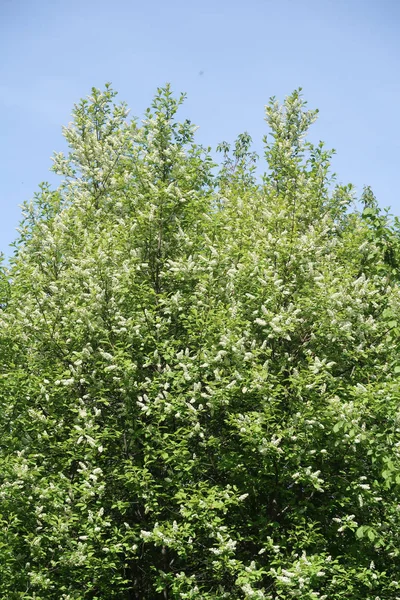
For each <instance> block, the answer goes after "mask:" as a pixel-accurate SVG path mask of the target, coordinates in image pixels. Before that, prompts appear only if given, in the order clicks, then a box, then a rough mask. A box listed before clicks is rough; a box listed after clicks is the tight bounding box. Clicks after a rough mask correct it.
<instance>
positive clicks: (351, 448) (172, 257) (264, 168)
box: [0, 85, 400, 600]
mask: <svg viewBox="0 0 400 600" xmlns="http://www.w3.org/2000/svg"><path fill="white" fill-rule="evenodd" d="M183 100H184V96H181V97H178V98H176V97H175V96H174V95H173V94H172V92H171V89H170V87H169V86H166V87H165V88H162V89H159V90H158V92H157V94H156V96H155V98H154V101H153V103H152V105H151V107H150V108H149V109H148V110H147V112H146V113H145V116H144V119H143V121H141V122H139V121H137V120H135V119H132V120H128V109H127V107H126V105H125V104H124V103H122V104H118V103H117V102H116V94H115V92H114V91H113V90H112V88H111V87H110V85H106V87H105V89H104V90H102V91H101V90H98V89H93V90H92V94H91V96H90V97H89V98H88V99H84V100H82V101H81V102H80V103H79V104H77V105H76V106H75V108H74V112H73V119H74V120H73V122H72V123H71V124H70V125H68V127H66V128H64V135H65V138H66V141H67V143H68V146H69V151H68V153H66V154H62V153H59V154H55V156H54V165H53V169H54V171H55V172H56V173H58V174H59V175H60V176H61V177H62V182H61V184H60V186H59V187H58V188H57V189H51V187H50V186H49V185H47V184H42V185H41V187H40V189H39V192H38V193H37V195H36V197H35V199H34V200H33V201H32V202H30V203H27V204H26V205H25V206H24V216H23V221H22V223H21V227H20V230H19V238H18V240H17V241H16V243H15V253H14V256H13V258H12V259H11V262H10V266H9V267H7V268H4V269H3V272H2V279H1V280H0V296H1V298H0V306H1V309H0V345H1V351H0V357H1V362H0V403H1V410H0V525H1V527H0V597H1V598H7V599H8V600H17V599H24V600H34V599H35V600H83V599H84V600H113V599H115V600H134V599H140V600H146V599H148V600H155V599H157V598H160V599H164V600H167V599H178V598H182V599H185V598H186V599H202V600H207V599H210V600H211V599H213V600H218V599H221V600H222V599H223V598H229V599H233V598H242V599H245V600H250V599H254V600H290V599H293V598H299V599H301V600H324V599H325V600H349V599H351V600H377V599H381V600H383V599H385V600H396V599H397V598H399V597H400V582H398V581H397V578H399V579H400V577H399V572H400V556H399V553H400V510H399V492H400V468H399V467H400V435H399V434H400V412H399V400H400V385H399V375H400V359H399V322H398V316H399V307H400V292H399V260H400V254H399V223H398V221H397V219H392V218H391V217H390V216H389V215H388V213H387V212H385V211H382V210H380V209H379V206H378V204H377V201H376V199H375V197H374V195H373V193H372V191H371V190H370V189H369V188H365V190H364V193H363V196H362V198H361V202H360V203H358V204H357V203H356V202H355V201H354V200H355V194H354V190H353V188H352V186H351V185H338V184H337V183H336V182H335V179H334V177H333V175H332V174H331V171H330V161H331V157H332V152H330V151H328V150H326V149H325V146H324V145H323V144H322V143H320V144H317V145H315V144H312V143H310V142H309V141H308V139H307V134H308V130H309V127H310V126H311V125H312V123H313V122H314V121H315V119H316V117H317V111H312V110H309V109H308V108H307V105H306V103H305V101H304V100H303V98H302V95H301V90H296V91H295V92H293V94H291V95H290V96H289V97H287V98H286V99H285V100H284V103H283V104H282V105H280V104H279V103H278V102H277V101H276V100H275V99H274V98H272V99H271V101H270V103H269V104H268V105H267V107H266V113H265V114H266V121H267V126H268V131H267V134H266V136H265V138H264V156H263V158H261V159H260V158H259V157H258V156H257V155H256V154H255V153H254V152H253V151H252V145H251V144H252V143H251V139H250V136H249V135H248V134H241V135H239V137H238V138H237V141H236V143H235V144H234V146H233V147H232V148H231V147H230V146H229V144H227V143H222V144H221V145H220V146H219V147H218V150H219V151H220V156H221V161H220V162H219V163H218V164H216V162H215V158H214V155H213V154H212V150H211V149H210V148H204V147H202V146H200V145H199V144H197V143H196V141H195V130H196V128H195V127H194V126H193V125H192V123H191V122H190V121H188V120H186V121H184V122H179V120H178V117H177V112H178V109H179V106H180V104H181V103H182V101H183ZM261 172H263V175H260V173H261Z"/></svg>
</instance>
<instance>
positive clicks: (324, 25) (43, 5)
mask: <svg viewBox="0 0 400 600" xmlns="http://www.w3.org/2000/svg"><path fill="white" fill-rule="evenodd" d="M399 28H400V2H399V1H398V0H246V1H245V0H198V1H197V2H194V1H191V0H169V1H168V0H147V2H145V1H143V0H142V1H137V0H113V1H110V0H64V1H60V0H35V1H33V0H0V51H1V56H2V61H1V63H2V64H1V66H0V103H1V110H0V121H1V122H0V125H1V127H0V132H1V134H0V140H1V142H0V165H1V177H0V208H1V213H0V250H2V251H3V252H5V253H6V254H8V253H9V250H8V244H9V243H10V242H11V241H12V240H14V239H15V235H16V234H15V228H16V226H17V224H18V221H19V219H20V209H19V207H18V205H19V204H21V203H22V202H23V201H24V200H26V199H30V198H31V197H32V196H33V193H34V192H35V191H36V190H37V186H38V184H39V182H41V181H46V180H47V181H50V182H52V183H54V184H55V183H56V181H57V180H56V178H55V176H54V175H52V174H51V173H49V168H50V166H51V161H50V156H51V155H52V153H53V151H55V150H57V151H58V150H62V149H64V145H63V140H62V135H61V126H62V125H65V124H67V123H68V122H69V121H70V113H71V109H72V106H73V104H74V102H76V101H78V100H79V99H80V98H81V97H82V96H86V95H87V94H89V93H90V88H91V87H92V86H97V87H101V86H103V84H104V83H105V82H106V81H111V82H112V84H113V86H114V88H115V89H117V90H118V91H119V95H120V98H121V99H123V100H126V101H127V102H128V104H129V106H130V107H131V109H132V113H133V114H134V115H136V116H141V115H142V113H143V111H144V109H145V108H146V106H147V105H148V104H149V103H150V101H151V98H152V96H153V94H154V92H155V89H156V87H158V86H161V85H163V84H164V83H166V82H167V81H169V82H171V84H172V86H173V88H174V90H175V91H176V92H180V91H186V92H187V93H188V100H187V103H186V106H185V108H184V111H183V114H184V116H187V115H190V118H191V119H192V121H193V122H195V123H196V124H197V125H199V126H200V129H199V132H198V139H199V141H200V142H202V143H205V144H207V145H208V144H210V145H215V144H217V143H218V142H220V141H222V140H227V141H231V140H233V139H234V138H235V137H236V135H237V134H238V133H240V132H242V131H246V130H247V131H249V132H250V134H251V135H252V136H253V139H254V142H255V146H256V149H260V148H261V139H262V136H263V134H264V133H265V131H266V129H265V124H264V122H263V111H264V109H263V107H264V105H265V104H266V102H267V101H268V98H269V97H270V96H272V95H276V96H278V98H280V99H282V98H283V97H284V96H285V95H287V94H289V93H290V92H291V91H292V90H293V89H294V88H296V87H298V86H302V87H303V90H304V95H305V97H306V98H307V100H308V102H309V105H310V107H312V108H319V109H320V119H319V121H318V123H317V124H316V125H314V128H313V134H312V135H313V139H314V140H315V139H323V140H324V141H325V142H326V143H327V146H328V147H333V148H335V149H336V150H337V156H336V157H335V159H334V165H333V166H334V170H335V171H336V172H337V173H338V179H339V181H342V182H348V181H351V182H352V183H354V184H355V185H356V186H357V188H358V190H359V191H360V192H361V190H362V186H363V185H364V184H369V185H371V186H372V188H373V190H374V191H375V193H376V195H377V197H378V200H379V203H380V204H381V205H382V206H388V205H390V206H391V207H392V212H393V213H394V214H397V215H400V197H399V194H398V187H399V184H398V174H399V173H400V161H399V158H400V112H399V97H400V75H399V58H400V36H399ZM200 72H203V74H202V75H200Z"/></svg>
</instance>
